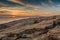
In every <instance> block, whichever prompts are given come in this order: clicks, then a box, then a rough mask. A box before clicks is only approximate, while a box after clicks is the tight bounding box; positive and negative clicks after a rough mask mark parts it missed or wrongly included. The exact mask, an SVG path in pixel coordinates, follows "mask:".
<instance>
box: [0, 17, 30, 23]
mask: <svg viewBox="0 0 60 40" xmlns="http://www.w3.org/2000/svg"><path fill="white" fill-rule="evenodd" d="M26 18H29V17H20V18H0V24H2V23H7V22H10V21H14V20H21V19H26Z"/></svg>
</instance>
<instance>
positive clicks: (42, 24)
mask: <svg viewBox="0 0 60 40" xmlns="http://www.w3.org/2000/svg"><path fill="white" fill-rule="evenodd" d="M2 25H4V26H3V27H2ZM7 25H8V26H7ZM0 29H1V30H0V40H60V16H50V17H43V18H41V17H34V18H28V19H23V20H16V21H12V22H9V23H5V24H0Z"/></svg>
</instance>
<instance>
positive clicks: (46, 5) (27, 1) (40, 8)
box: [0, 0, 60, 16]
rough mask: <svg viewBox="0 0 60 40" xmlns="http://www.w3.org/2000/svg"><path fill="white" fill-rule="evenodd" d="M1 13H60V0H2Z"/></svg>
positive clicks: (43, 14)
mask: <svg viewBox="0 0 60 40" xmlns="http://www.w3.org/2000/svg"><path fill="white" fill-rule="evenodd" d="M0 15H15V16H51V15H60V0H0Z"/></svg>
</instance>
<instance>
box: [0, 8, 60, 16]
mask: <svg viewBox="0 0 60 40" xmlns="http://www.w3.org/2000/svg"><path fill="white" fill-rule="evenodd" d="M0 11H5V14H9V15H15V16H51V15H60V14H59V13H60V12H49V11H38V10H23V9H20V8H0ZM0 14H2V13H0Z"/></svg>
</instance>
